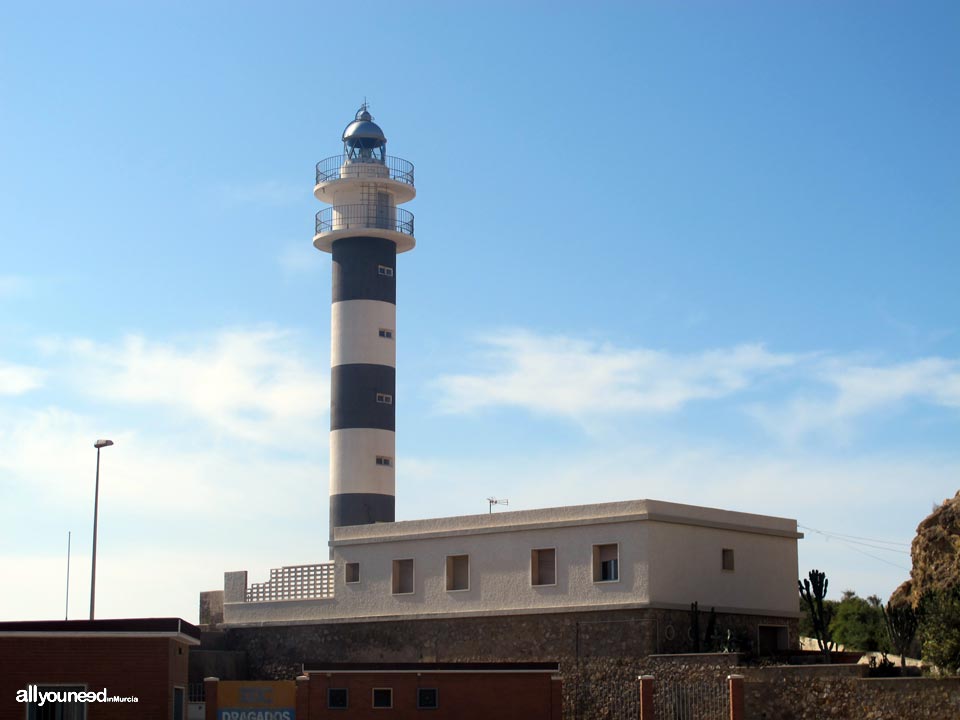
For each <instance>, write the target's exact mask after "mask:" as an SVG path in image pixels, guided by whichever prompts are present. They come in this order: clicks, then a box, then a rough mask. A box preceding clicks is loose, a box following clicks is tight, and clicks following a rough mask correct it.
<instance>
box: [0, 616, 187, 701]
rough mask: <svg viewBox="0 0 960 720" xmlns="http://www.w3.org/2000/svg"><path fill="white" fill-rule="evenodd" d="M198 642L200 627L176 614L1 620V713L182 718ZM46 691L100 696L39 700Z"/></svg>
mask: <svg viewBox="0 0 960 720" xmlns="http://www.w3.org/2000/svg"><path fill="white" fill-rule="evenodd" d="M199 644H200V630H199V628H197V627H196V626H194V625H191V624H190V623H188V622H186V621H184V620H181V619H179V618H135V619H122V620H57V621H27V622H0V720H24V718H26V719H27V720H45V719H46V718H57V719H58V720H107V719H114V720H121V719H123V718H130V720H139V719H141V718H155V719H156V720H166V719H167V718H170V719H171V720H184V718H186V702H187V697H186V693H187V663H188V658H189V651H190V648H191V647H192V646H195V645H199ZM31 686H36V688H37V689H36V690H32V689H31ZM104 690H105V691H106V692H105V693H104V692H103V691H104ZM21 691H24V692H25V693H26V702H25V701H24V699H25V698H24V697H23V696H22V695H20V697H19V698H18V695H19V694H20V693H21ZM47 692H56V693H57V694H58V696H61V695H63V694H66V693H77V692H87V693H99V694H100V698H98V699H97V700H96V701H94V702H83V698H82V697H81V698H79V699H78V698H77V696H76V695H74V696H71V697H72V699H69V700H62V701H57V700H54V701H52V702H43V703H42V705H41V701H40V699H39V694H40V693H47ZM105 698H124V699H126V700H125V701H106V702H105V701H104V700H105ZM129 698H136V701H133V700H129Z"/></svg>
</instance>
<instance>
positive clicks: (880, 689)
mask: <svg viewBox="0 0 960 720" xmlns="http://www.w3.org/2000/svg"><path fill="white" fill-rule="evenodd" d="M642 669H643V674H649V675H653V676H654V682H655V683H659V684H667V683H669V682H680V683H687V682H698V681H703V680H719V679H722V678H726V677H727V676H728V675H732V674H736V675H742V676H743V677H744V711H745V713H744V720H904V719H905V718H909V719H913V718H917V719H919V718H956V717H960V678H946V679H933V678H918V677H909V678H883V679H879V678H877V679H873V678H869V677H867V675H868V674H869V671H870V670H869V668H868V667H867V666H866V665H800V666H770V667H756V666H744V665H741V664H740V659H739V658H738V657H737V656H735V655H675V656H652V657H650V658H648V659H647V660H646V661H645V662H644V663H642ZM655 692H656V691H655Z"/></svg>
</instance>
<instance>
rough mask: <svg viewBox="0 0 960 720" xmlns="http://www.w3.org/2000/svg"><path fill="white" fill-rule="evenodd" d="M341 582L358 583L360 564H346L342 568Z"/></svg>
mask: <svg viewBox="0 0 960 720" xmlns="http://www.w3.org/2000/svg"><path fill="white" fill-rule="evenodd" d="M343 580H344V582H346V583H348V584H349V583H358V582H360V563H358V562H348V563H346V564H345V565H344V566H343Z"/></svg>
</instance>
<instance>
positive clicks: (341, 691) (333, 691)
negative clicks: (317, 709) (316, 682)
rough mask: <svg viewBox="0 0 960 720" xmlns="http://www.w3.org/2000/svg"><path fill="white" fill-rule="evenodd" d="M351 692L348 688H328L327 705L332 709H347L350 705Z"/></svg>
mask: <svg viewBox="0 0 960 720" xmlns="http://www.w3.org/2000/svg"><path fill="white" fill-rule="evenodd" d="M349 699H350V693H349V692H348V691H347V689H346V688H328V689H327V707H328V708H330V709H331V710H346V709H347V707H349Z"/></svg>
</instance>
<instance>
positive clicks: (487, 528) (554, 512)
mask: <svg viewBox="0 0 960 720" xmlns="http://www.w3.org/2000/svg"><path fill="white" fill-rule="evenodd" d="M631 521H650V522H667V523H677V524H681V525H697V526H701V527H713V528H719V529H727V530H737V531H740V532H753V533H759V534H763V535H779V536H782V537H789V538H795V539H799V538H801V537H803V535H802V534H801V533H798V532H797V521H796V520H793V519H790V518H782V517H776V516H773V515H756V514H754V513H744V512H736V511H733V510H720V509H718V508H709V507H703V506H700V505H684V504H681V503H671V502H664V501H662V500H625V501H620V502H609V503H598V504H593V505H568V506H564V507H553V508H541V509H537V510H517V511H512V512H498V513H492V514H490V513H481V514H478V515H461V516H456V517H444V518H428V519H424V520H404V521H401V522H393V523H374V524H371V525H352V526H348V527H338V528H334V531H333V540H332V541H331V542H330V545H333V546H339V545H354V544H366V543H376V542H389V541H394V540H417V539H427V538H432V537H443V536H450V535H461V534H483V533H498V532H516V531H520V530H536V529H542V528H554V527H563V526H568V525H593V524H605V523H617V522H631Z"/></svg>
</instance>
